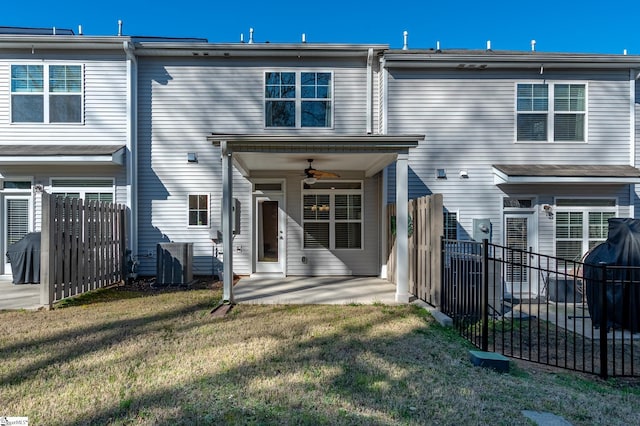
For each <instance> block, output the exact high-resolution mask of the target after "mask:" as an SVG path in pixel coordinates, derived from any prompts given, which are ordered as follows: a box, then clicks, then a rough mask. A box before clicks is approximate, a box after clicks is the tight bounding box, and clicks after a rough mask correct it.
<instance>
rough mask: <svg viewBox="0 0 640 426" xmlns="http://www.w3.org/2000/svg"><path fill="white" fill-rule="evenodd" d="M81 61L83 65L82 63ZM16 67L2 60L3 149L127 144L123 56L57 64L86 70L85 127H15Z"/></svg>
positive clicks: (0, 123)
mask: <svg viewBox="0 0 640 426" xmlns="http://www.w3.org/2000/svg"><path fill="white" fill-rule="evenodd" d="M80 60H82V62H79V61H80ZM16 63H17V62H15V61H12V62H8V61H4V60H2V59H0V93H5V97H4V101H3V102H0V129H1V130H0V131H1V132H2V134H3V136H4V137H3V141H1V142H0V145H1V144H11V145H19V144H25V145H37V144H43V145H53V144H83V145H117V144H122V145H125V144H126V143H127V118H128V116H127V74H126V66H125V62H124V60H123V59H122V55H113V56H112V55H104V56H102V55H100V56H95V55H92V54H83V55H82V57H81V58H80V57H70V59H68V60H67V59H65V60H64V61H60V62H58V61H56V62H55V65H81V66H82V73H83V79H84V82H83V92H82V97H83V100H82V113H83V118H82V123H81V125H78V123H55V125H43V123H42V122H40V123H16V124H13V123H12V121H11V113H12V110H11V99H10V96H11V65H13V64H16ZM60 96H68V95H66V94H65V95H60ZM71 96H75V95H71ZM43 105H44V104H43ZM70 129H71V131H70ZM0 148H1V146H0Z"/></svg>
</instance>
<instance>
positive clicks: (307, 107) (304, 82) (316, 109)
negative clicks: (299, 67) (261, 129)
mask: <svg viewBox="0 0 640 426" xmlns="http://www.w3.org/2000/svg"><path fill="white" fill-rule="evenodd" d="M331 81H332V74H331V73H330V72H267V73H266V74H265V126H266V127H290V128H302V127H323V128H328V127H331V126H332V116H333V112H332V111H333V109H332V98H333V94H332V84H331Z"/></svg>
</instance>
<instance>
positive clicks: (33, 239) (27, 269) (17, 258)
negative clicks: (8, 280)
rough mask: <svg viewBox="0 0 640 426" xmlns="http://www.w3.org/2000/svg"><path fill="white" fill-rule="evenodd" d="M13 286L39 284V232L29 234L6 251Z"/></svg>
mask: <svg viewBox="0 0 640 426" xmlns="http://www.w3.org/2000/svg"><path fill="white" fill-rule="evenodd" d="M7 258H8V259H9V263H11V272H12V274H13V283H14V284H25V283H39V282H40V232H30V233H28V234H27V235H25V236H24V237H22V239H20V240H19V241H16V242H15V243H13V244H11V245H10V246H9V247H8V249H7Z"/></svg>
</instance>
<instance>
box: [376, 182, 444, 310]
mask: <svg viewBox="0 0 640 426" xmlns="http://www.w3.org/2000/svg"><path fill="white" fill-rule="evenodd" d="M408 212H409V244H408V248H409V271H408V272H409V274H408V277H409V291H410V293H412V294H413V295H414V296H416V297H418V298H419V299H421V300H424V301H425V302H428V303H430V304H432V305H434V306H438V305H439V304H440V299H439V298H440V293H441V291H440V286H441V283H440V278H441V277H440V259H441V254H440V237H441V235H442V233H443V229H444V225H443V205H442V194H433V195H427V196H424V197H420V198H417V199H415V200H409V203H408ZM395 216H396V206H395V204H389V205H388V206H387V224H388V232H387V279H388V280H389V281H391V282H392V283H394V284H396V238H395Z"/></svg>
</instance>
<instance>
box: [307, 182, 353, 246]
mask: <svg viewBox="0 0 640 426" xmlns="http://www.w3.org/2000/svg"><path fill="white" fill-rule="evenodd" d="M361 188H362V184H361V182H333V183H328V182H327V183H317V184H315V185H314V186H313V189H306V188H305V189H304V190H303V195H302V208H303V231H304V242H303V245H304V248H306V249H313V248H326V249H331V250H333V249H360V248H362V227H363V221H362V189H361Z"/></svg>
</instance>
